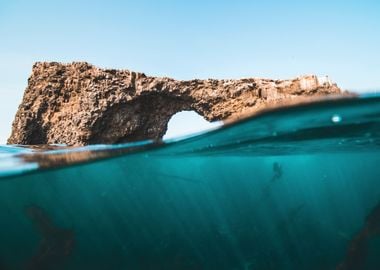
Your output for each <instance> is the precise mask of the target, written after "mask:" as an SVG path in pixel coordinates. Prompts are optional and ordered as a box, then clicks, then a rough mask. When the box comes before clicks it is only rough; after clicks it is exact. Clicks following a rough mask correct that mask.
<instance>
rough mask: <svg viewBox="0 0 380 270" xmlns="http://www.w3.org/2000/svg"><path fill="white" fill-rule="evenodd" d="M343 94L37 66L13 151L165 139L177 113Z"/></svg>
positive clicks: (234, 112)
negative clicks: (25, 146)
mask: <svg viewBox="0 0 380 270" xmlns="http://www.w3.org/2000/svg"><path fill="white" fill-rule="evenodd" d="M340 93H341V90H340V89H339V88H338V87H337V85H336V84H333V83H331V82H330V81H329V80H328V79H326V78H322V79H321V78H317V77H316V76H314V75H311V76H302V77H298V78H295V79H292V80H270V79H259V78H247V79H239V80H214V79H208V80H196V79H195V80H190V81H179V80H174V79H171V78H157V77H148V76H146V75H145V74H143V73H138V72H132V71H128V70H115V69H100V68H97V67H94V66H92V65H90V64H88V63H85V62H74V63H71V64H61V63H56V62H52V63H42V62H38V63H36V64H35V65H34V66H33V70H32V75H31V76H30V78H29V80H28V87H27V88H26V90H25V93H24V97H23V100H22V103H21V105H20V106H19V109H18V111H17V114H16V117H15V120H14V122H13V127H12V134H11V136H10V138H9V139H8V143H9V144H53V143H65V144H68V145H87V144H95V143H120V142H129V141H137V140H144V139H159V138H161V137H162V136H163V135H164V134H165V132H166V129H167V124H168V121H169V120H170V118H171V116H172V115H173V114H175V113H177V112H179V111H183V110H194V111H196V112H197V113H199V114H200V115H202V116H203V117H204V118H205V119H207V120H208V121H215V120H223V119H226V118H230V117H232V118H236V117H237V116H239V115H246V114H248V113H252V112H254V111H257V110H258V109H262V108H264V107H265V106H267V105H270V104H274V103H277V102H283V101H284V100H294V99H297V98H299V97H301V96H302V97H305V96H306V97H315V96H324V95H330V94H334V95H337V94H340Z"/></svg>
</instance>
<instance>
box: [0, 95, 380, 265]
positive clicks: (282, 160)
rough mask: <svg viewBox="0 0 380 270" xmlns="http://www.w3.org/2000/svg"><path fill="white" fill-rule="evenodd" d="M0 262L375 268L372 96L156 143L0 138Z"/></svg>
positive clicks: (378, 218) (378, 138)
mask: <svg viewBox="0 0 380 270" xmlns="http://www.w3.org/2000/svg"><path fill="white" fill-rule="evenodd" d="M0 221H1V222H0V226H1V227H0V239H1V241H0V269H5V270H8V269H143V270H145V269H163V270H168V269H183V270H187V269H189V270H190V269H194V270H195V269H229V270H231V269H239V270H240V269H241V270H248V269H250V270H253V269H255V270H256V269H258V270H262V269H265V270H271V269H276V270H278V269H284V270H294V269H297V270H303V269H304V270H322V269H323V270H328V269H338V270H351V269H352V270H353V269H356V270H359V269H360V270H378V269H380V97H379V96H361V97H359V98H348V99H341V100H327V101H323V102H317V103H312V104H308V105H300V106H292V107H286V108H280V109H276V110H272V111H267V112H264V113H261V114H258V115H256V116H252V117H250V118H247V119H244V120H242V121H239V122H235V123H232V124H228V125H224V126H222V127H219V128H216V129H215V130H212V131H209V132H206V133H203V134H200V135H197V136H190V137H188V138H183V139H178V140H177V139H174V140H167V141H164V142H151V141H145V142H138V143H129V144H122V145H92V146H86V147H71V148H70V147H63V146H45V147H43V146H35V147H23V146H2V147H0Z"/></svg>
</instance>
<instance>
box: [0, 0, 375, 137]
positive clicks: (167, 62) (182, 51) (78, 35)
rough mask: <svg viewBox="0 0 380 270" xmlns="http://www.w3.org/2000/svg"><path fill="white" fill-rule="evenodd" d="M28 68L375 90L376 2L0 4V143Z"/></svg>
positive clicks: (160, 0) (2, 0)
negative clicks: (78, 64) (62, 66)
mask: <svg viewBox="0 0 380 270" xmlns="http://www.w3.org/2000/svg"><path fill="white" fill-rule="evenodd" d="M35 61H60V62H71V61H88V62H90V63H92V64H95V65H97V66H100V67H114V68H125V69H132V70H135V71H142V72H145V73H147V74H149V75H154V76H170V77H174V78H177V79H191V78H195V77H198V78H209V77H213V78H240V77H271V78H290V77H294V76H298V75H301V74H310V73H314V74H317V75H326V74H328V75H329V76H330V77H331V78H332V79H333V80H334V81H336V82H337V83H338V85H340V86H342V87H343V88H348V89H352V90H357V91H367V90H375V89H379V88H380V65H379V64H380V1H378V0H374V1H366V0H362V1H356V0H355V1H349V0H346V1H323V0H322V1H321V0H320V1H304V0H303V1H269V0H268V1H248V0H246V1H237V0H235V1H223V0H215V1H207V0H199V1H197V0H192V1H164V0H157V1H153V0H152V1H143V0H135V1H127V0H126V1H105V0H103V1H96V0H91V1H79V0H76V1H69V0H61V1H51V0H49V1H37V0H34V1H18V0H9V1H7V0H0V95H1V98H0V117H1V121H0V143H5V140H6V138H7V137H8V135H9V133H10V127H11V122H12V121H13V117H14V114H15V112H16V110H17V106H18V104H19V103H20V101H21V97H22V94H23V91H24V89H25V87H26V84H27V78H28V76H29V75H30V72H31V68H32V65H33V63H34V62H35ZM184 119H186V116H184ZM191 119H193V118H191ZM192 121H193V120H190V121H189V122H188V123H189V124H191V123H193V124H194V125H196V121H195V120H194V121H193V122H192Z"/></svg>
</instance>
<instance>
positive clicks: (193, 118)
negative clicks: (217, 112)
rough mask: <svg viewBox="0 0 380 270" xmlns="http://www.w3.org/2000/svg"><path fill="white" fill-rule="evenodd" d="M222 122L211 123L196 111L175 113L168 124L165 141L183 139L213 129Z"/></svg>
mask: <svg viewBox="0 0 380 270" xmlns="http://www.w3.org/2000/svg"><path fill="white" fill-rule="evenodd" d="M220 125H222V122H220V121H216V122H209V121H207V120H206V119H205V118H203V116H201V115H200V114H198V113H197V112H195V111H189V110H184V111H180V112H177V113H175V114H174V115H173V116H172V117H171V118H170V120H169V122H168V127H167V130H166V133H165V135H164V137H163V139H164V140H167V139H172V138H178V137H183V136H187V135H191V134H194V133H198V132H202V131H206V130H210V129H213V128H215V127H218V126H220Z"/></svg>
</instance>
